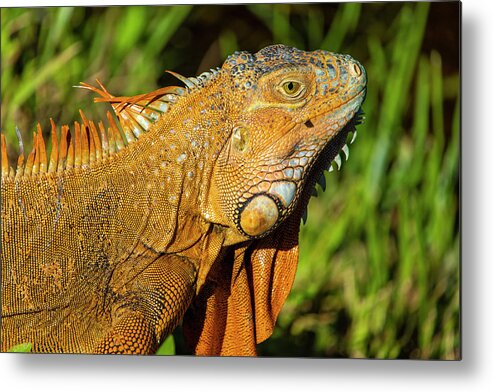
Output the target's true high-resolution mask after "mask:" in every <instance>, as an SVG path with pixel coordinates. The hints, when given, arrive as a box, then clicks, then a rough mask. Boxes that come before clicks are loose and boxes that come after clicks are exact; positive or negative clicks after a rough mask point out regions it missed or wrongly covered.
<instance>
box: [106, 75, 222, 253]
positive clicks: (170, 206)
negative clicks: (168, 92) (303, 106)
mask: <svg viewBox="0 0 493 392" xmlns="http://www.w3.org/2000/svg"><path fill="white" fill-rule="evenodd" d="M204 90H205V89H196V90H192V91H191V92H189V93H188V94H187V95H186V97H182V98H181V99H179V100H177V102H175V103H174V104H173V105H172V106H171V107H170V108H169V110H168V112H167V113H166V114H165V115H163V116H161V118H160V119H158V120H157V121H156V122H155V123H154V124H153V125H152V127H151V128H150V129H149V131H148V132H146V133H145V134H143V135H141V137H140V138H139V139H138V140H136V141H134V142H132V143H130V144H129V146H127V147H126V148H125V149H124V150H122V151H120V153H118V154H117V155H116V156H115V158H114V159H115V160H120V162H119V163H117V164H116V165H115V166H116V167H118V168H120V171H121V173H120V174H121V175H126V176H128V184H129V189H128V190H129V191H130V192H131V191H132V187H133V188H139V189H141V190H142V188H143V187H144V188H145V194H146V197H147V198H148V205H149V218H148V219H149V223H148V225H147V226H148V227H149V230H148V233H147V235H146V236H144V237H149V238H148V241H147V243H146V245H148V246H151V247H153V248H154V249H155V250H156V251H158V252H164V251H166V252H176V251H181V250H183V249H187V248H189V247H191V246H193V245H194V244H195V243H197V242H198V241H199V240H200V239H201V238H203V237H204V236H205V234H206V233H207V231H209V229H210V223H209V216H208V214H207V209H206V208H204V205H206V204H207V199H208V197H209V192H210V188H211V186H212V185H211V184H210V182H211V174H212V171H213V167H214V163H215V161H216V159H217V157H218V155H219V152H220V148H221V146H224V145H225V142H224V139H225V138H226V137H227V135H228V132H227V129H228V124H227V123H228V120H227V119H226V115H225V112H224V110H223V109H224V104H223V103H222V102H221V96H220V95H217V94H213V93H209V94H207V95H206V96H204V94H203V91H204ZM214 90H215V89H214V87H213V86H210V85H209V86H208V89H207V91H210V92H212V91H214ZM140 197H142V196H140ZM204 211H205V212H204ZM163 234H164V235H163ZM144 240H145V238H144Z"/></svg>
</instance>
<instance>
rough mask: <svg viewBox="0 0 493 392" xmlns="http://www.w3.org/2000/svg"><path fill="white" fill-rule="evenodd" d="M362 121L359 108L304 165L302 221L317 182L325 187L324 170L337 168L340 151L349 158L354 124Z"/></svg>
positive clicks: (361, 111) (315, 192)
mask: <svg viewBox="0 0 493 392" xmlns="http://www.w3.org/2000/svg"><path fill="white" fill-rule="evenodd" d="M363 121H364V112H363V110H362V109H361V107H360V108H358V110H357V111H356V113H355V114H354V116H353V117H352V118H351V119H350V120H349V121H348V123H347V124H346V125H345V126H344V127H343V128H342V129H341V130H340V131H339V132H338V133H337V134H336V135H335V136H333V137H332V138H331V139H330V141H329V142H328V143H327V144H326V145H325V146H324V147H323V148H322V150H321V151H320V152H319V153H318V155H317V158H316V159H315V160H314V161H313V162H312V164H311V165H308V166H307V167H306V180H305V181H306V182H305V184H304V186H303V190H302V195H301V197H300V199H301V200H300V204H301V205H300V207H301V208H302V209H303V216H302V220H303V223H305V222H306V220H307V207H308V202H309V200H310V198H311V197H312V196H315V197H316V196H318V192H317V190H316V185H317V184H319V185H320V187H321V188H322V190H323V191H325V189H326V182H325V174H324V173H325V171H327V172H332V171H334V169H337V170H339V169H340V168H341V165H342V161H343V159H342V157H341V152H342V153H343V155H344V158H345V160H346V161H347V160H348V159H349V145H351V144H352V143H354V141H355V140H356V136H357V130H356V126H357V125H359V124H361V123H362V122H363Z"/></svg>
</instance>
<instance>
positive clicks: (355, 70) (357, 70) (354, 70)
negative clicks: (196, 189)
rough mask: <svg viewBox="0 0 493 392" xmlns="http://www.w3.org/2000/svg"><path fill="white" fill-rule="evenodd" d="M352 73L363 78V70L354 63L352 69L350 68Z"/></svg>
mask: <svg viewBox="0 0 493 392" xmlns="http://www.w3.org/2000/svg"><path fill="white" fill-rule="evenodd" d="M350 69H351V73H352V74H354V75H356V76H361V74H362V72H361V68H360V66H359V65H358V64H357V63H353V65H352V67H350Z"/></svg>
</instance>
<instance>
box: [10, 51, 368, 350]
mask: <svg viewBox="0 0 493 392" xmlns="http://www.w3.org/2000/svg"><path fill="white" fill-rule="evenodd" d="M175 75H176V76H177V77H178V78H179V79H180V80H181V81H182V82H184V84H185V85H186V87H185V88H182V87H165V88H162V89H159V90H157V91H153V92H150V93H148V94H142V95H138V96H134V97H114V96H113V95H111V94H110V93H108V92H107V91H106V89H105V88H104V87H103V86H102V85H100V88H95V87H91V86H89V85H86V84H82V87H84V88H87V89H90V90H93V91H95V92H97V93H98V94H99V95H100V96H101V98H99V99H98V100H100V101H106V102H109V103H111V105H112V107H113V109H114V111H115V114H116V115H117V117H118V119H117V120H115V119H114V118H113V116H112V115H111V114H110V113H108V120H107V122H106V123H103V122H99V123H98V124H95V123H93V122H92V121H89V120H88V119H87V118H86V117H85V116H84V114H83V113H82V112H81V120H80V121H79V122H75V123H74V124H73V126H71V127H70V128H69V127H68V126H62V127H61V129H57V127H56V125H55V124H54V122H53V121H52V122H51V125H52V149H51V153H50V154H49V156H48V155H47V153H46V148H45V143H44V140H43V137H42V132H41V127H40V126H39V125H38V128H37V132H35V135H34V148H33V150H32V152H31V153H30V154H29V155H28V156H27V157H26V156H24V154H23V152H22V151H21V154H20V157H19V160H18V165H17V168H16V169H13V168H11V167H9V165H8V160H7V150H6V144H5V140H4V137H3V135H2V148H1V151H2V184H1V191H2V210H1V214H2V216H1V219H2V250H1V252H2V254H1V256H2V330H1V332H2V335H1V349H2V351H6V350H8V349H9V348H11V347H12V346H14V345H17V344H20V343H26V342H30V343H32V345H33V351H36V352H86V353H130V354H147V353H152V352H154V351H155V350H156V349H157V347H158V345H159V343H160V342H161V341H162V340H163V339H164V338H165V337H166V336H167V335H168V334H170V333H171V332H172V331H173V330H174V328H175V327H176V326H177V324H178V323H180V322H183V328H184V333H185V336H186V338H187V340H188V342H189V344H190V345H191V347H192V348H193V350H194V352H195V353H196V354H199V355H255V345H256V344H257V343H259V342H261V341H263V340H265V339H266V338H268V337H269V336H270V335H271V333H272V330H273V328H274V325H275V322H276V318H277V316H278V314H279V312H280V310H281V307H282V305H283V303H284V301H285V299H286V296H287V295H288V293H289V291H290V289H291V286H292V282H293V279H294V274H295V270H296V265H297V262H298V231H299V226H300V221H301V217H302V215H303V211H304V210H305V209H306V206H307V203H308V200H309V198H310V194H311V191H312V189H313V187H314V186H315V184H316V182H317V181H323V179H324V177H323V170H324V169H327V168H329V169H330V168H331V167H332V166H330V165H331V162H332V161H334V162H335V163H337V165H340V155H338V154H339V152H340V151H341V149H342V150H343V151H344V154H345V155H346V156H347V155H348V149H347V145H346V139H347V138H350V137H351V135H352V134H353V132H354V133H355V131H354V125H355V124H356V123H357V121H358V112H359V109H360V106H361V103H362V102H363V100H364V96H365V91H366V74H365V71H364V69H363V67H362V66H361V65H360V64H359V63H358V62H357V61H355V60H353V59H352V58H351V57H350V56H347V55H339V54H334V53H330V52H327V51H323V50H319V51H314V52H304V51H300V50H297V49H295V48H289V47H286V46H282V45H275V46H270V47H267V48H265V49H263V50H261V51H259V52H258V53H256V54H250V53H247V52H237V53H235V54H233V55H231V56H229V57H228V59H227V60H226V62H225V63H224V65H223V66H222V68H221V69H216V70H211V72H205V73H203V74H202V75H200V76H198V77H197V78H184V77H182V76H180V75H177V74H175ZM20 145H21V147H22V142H21V141H20ZM21 150H22V148H21Z"/></svg>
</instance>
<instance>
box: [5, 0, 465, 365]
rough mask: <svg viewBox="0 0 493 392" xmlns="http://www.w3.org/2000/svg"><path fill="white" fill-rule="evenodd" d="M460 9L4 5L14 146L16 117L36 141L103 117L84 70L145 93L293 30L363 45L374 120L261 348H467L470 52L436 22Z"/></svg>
mask: <svg viewBox="0 0 493 392" xmlns="http://www.w3.org/2000/svg"><path fill="white" fill-rule="evenodd" d="M454 6H456V4H455V5H454V4H452V3H435V4H432V5H430V4H429V3H400V4H396V3H393V4H391V3H366V4H358V3H346V4H341V5H337V4H328V5H322V4H313V5H300V4H256V5H248V6H195V7H191V6H173V7H111V8H92V9H91V8H47V9H43V8H36V9H2V11H1V12H2V26H1V40H2V42H1V43H2V46H1V60H2V85H1V88H2V90H1V92H2V113H1V114H2V130H3V131H4V132H5V133H6V135H7V139H8V140H9V141H10V145H9V151H10V158H11V159H12V158H13V156H14V155H15V154H14V153H13V152H14V151H15V146H14V144H15V143H14V141H15V135H14V129H15V125H18V126H19V127H20V128H21V130H22V131H23V133H24V134H25V138H24V141H25V144H26V148H27V149H29V147H30V146H29V144H30V142H31V137H29V133H30V132H31V131H32V130H33V129H34V124H35V121H37V120H38V119H39V120H41V124H42V125H43V126H44V128H45V130H48V120H49V117H50V116H51V117H53V118H54V119H55V120H56V121H57V122H59V123H61V122H63V123H66V122H70V121H72V120H73V119H75V118H77V117H78V114H77V111H78V109H79V108H82V109H84V110H85V111H86V112H87V114H88V115H90V116H91V117H93V118H102V117H103V114H104V111H105V110H106V107H105V106H104V105H101V104H98V105H94V104H92V103H91V100H92V97H90V96H88V95H87V92H85V91H80V90H77V89H72V88H70V86H72V85H75V84H77V83H78V82H79V81H87V82H94V79H95V78H99V79H100V80H102V81H103V82H104V83H105V84H108V86H107V87H108V89H109V90H110V91H112V92H114V93H115V94H118V95H129V94H136V93H142V92H146V91H150V90H152V89H155V88H156V87H158V86H159V85H165V84H167V83H168V82H167V80H165V78H164V77H163V73H164V70H165V69H171V70H175V71H178V72H180V73H183V74H185V75H193V74H196V73H198V72H199V71H203V70H205V69H207V68H210V67H212V66H217V65H219V64H220V63H221V62H222V61H223V59H224V58H225V56H226V55H227V54H229V53H231V52H232V51H234V50H239V49H245V50H250V51H256V50H259V49H260V48H261V47H263V46H265V45H269V44H272V43H284V44H288V45H294V46H296V47H298V48H300V49H307V50H314V49H319V48H322V49H327V50H332V51H339V52H343V53H349V54H351V55H353V56H354V57H355V58H357V59H358V60H359V61H360V62H361V63H362V64H363V65H364V66H365V68H366V70H367V74H368V94H367V99H366V101H365V103H364V105H363V109H364V111H365V113H366V120H365V122H364V124H362V125H360V126H359V127H358V137H357V140H356V142H355V143H354V144H353V145H351V147H350V155H351V158H350V159H349V161H348V162H346V163H344V164H343V167H342V170H341V171H340V172H333V173H330V174H327V175H326V179H327V188H328V189H327V191H326V192H325V193H322V192H319V194H320V196H319V197H318V198H313V199H312V201H311V202H310V205H309V210H308V223H307V224H306V225H305V226H303V227H302V230H301V238H300V262H299V267H298V272H297V276H296V280H295V284H294V287H293V291H292V293H291V294H290V296H289V297H288V301H287V303H286V305H285V307H284V309H283V311H282V312H281V315H280V317H279V320H278V326H277V328H276V330H275V332H274V335H273V336H272V338H271V339H269V340H267V341H266V342H265V343H262V344H261V345H260V347H259V349H260V353H261V354H262V355H272V356H274V355H275V356H320V357H325V356H328V357H358V358H423V359H426V358H440V359H457V358H459V357H460V349H459V348H460V333H459V281H460V280H459V278H460V276H459V245H460V237H459V229H458V228H459V195H458V189H459V178H458V177H459V149H460V145H459V143H460V129H459V121H460V104H459V76H458V57H457V58H455V57H453V56H451V55H450V53H447V51H446V50H443V45H444V44H443V43H442V42H441V41H436V40H435V41H433V40H430V39H431V38H430V37H432V34H431V33H430V31H431V26H432V24H435V25H438V26H440V28H441V29H447V28H448V26H447V25H446V22H445V19H446V18H442V15H441V13H442V12H445V11H446V12H449V14H450V7H454ZM446 7H449V8H447V9H446ZM447 10H448V11H447ZM433 12H435V14H433ZM433 15H435V16H434V19H433V21H432V20H431V19H430V18H432V17H433ZM437 15H438V16H437ZM452 22H453V21H450V23H452ZM455 25H457V24H455ZM245 31H246V32H248V33H245ZM444 36H445V35H444ZM457 37H458V36H457ZM425 44H426V45H425ZM442 44H443V45H442ZM458 44H459V42H458V38H457V42H456V43H455V45H458ZM440 45H442V46H440ZM444 56H446V59H447V61H446V62H445V60H444ZM173 83H175V82H173ZM174 345H175V340H174V339H173V338H169V339H166V341H165V342H164V345H163V347H161V349H160V351H159V353H160V354H165V355H169V354H172V353H174V352H175V348H174ZM176 352H177V353H181V352H182V347H181V344H180V339H178V338H177V339H176Z"/></svg>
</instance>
